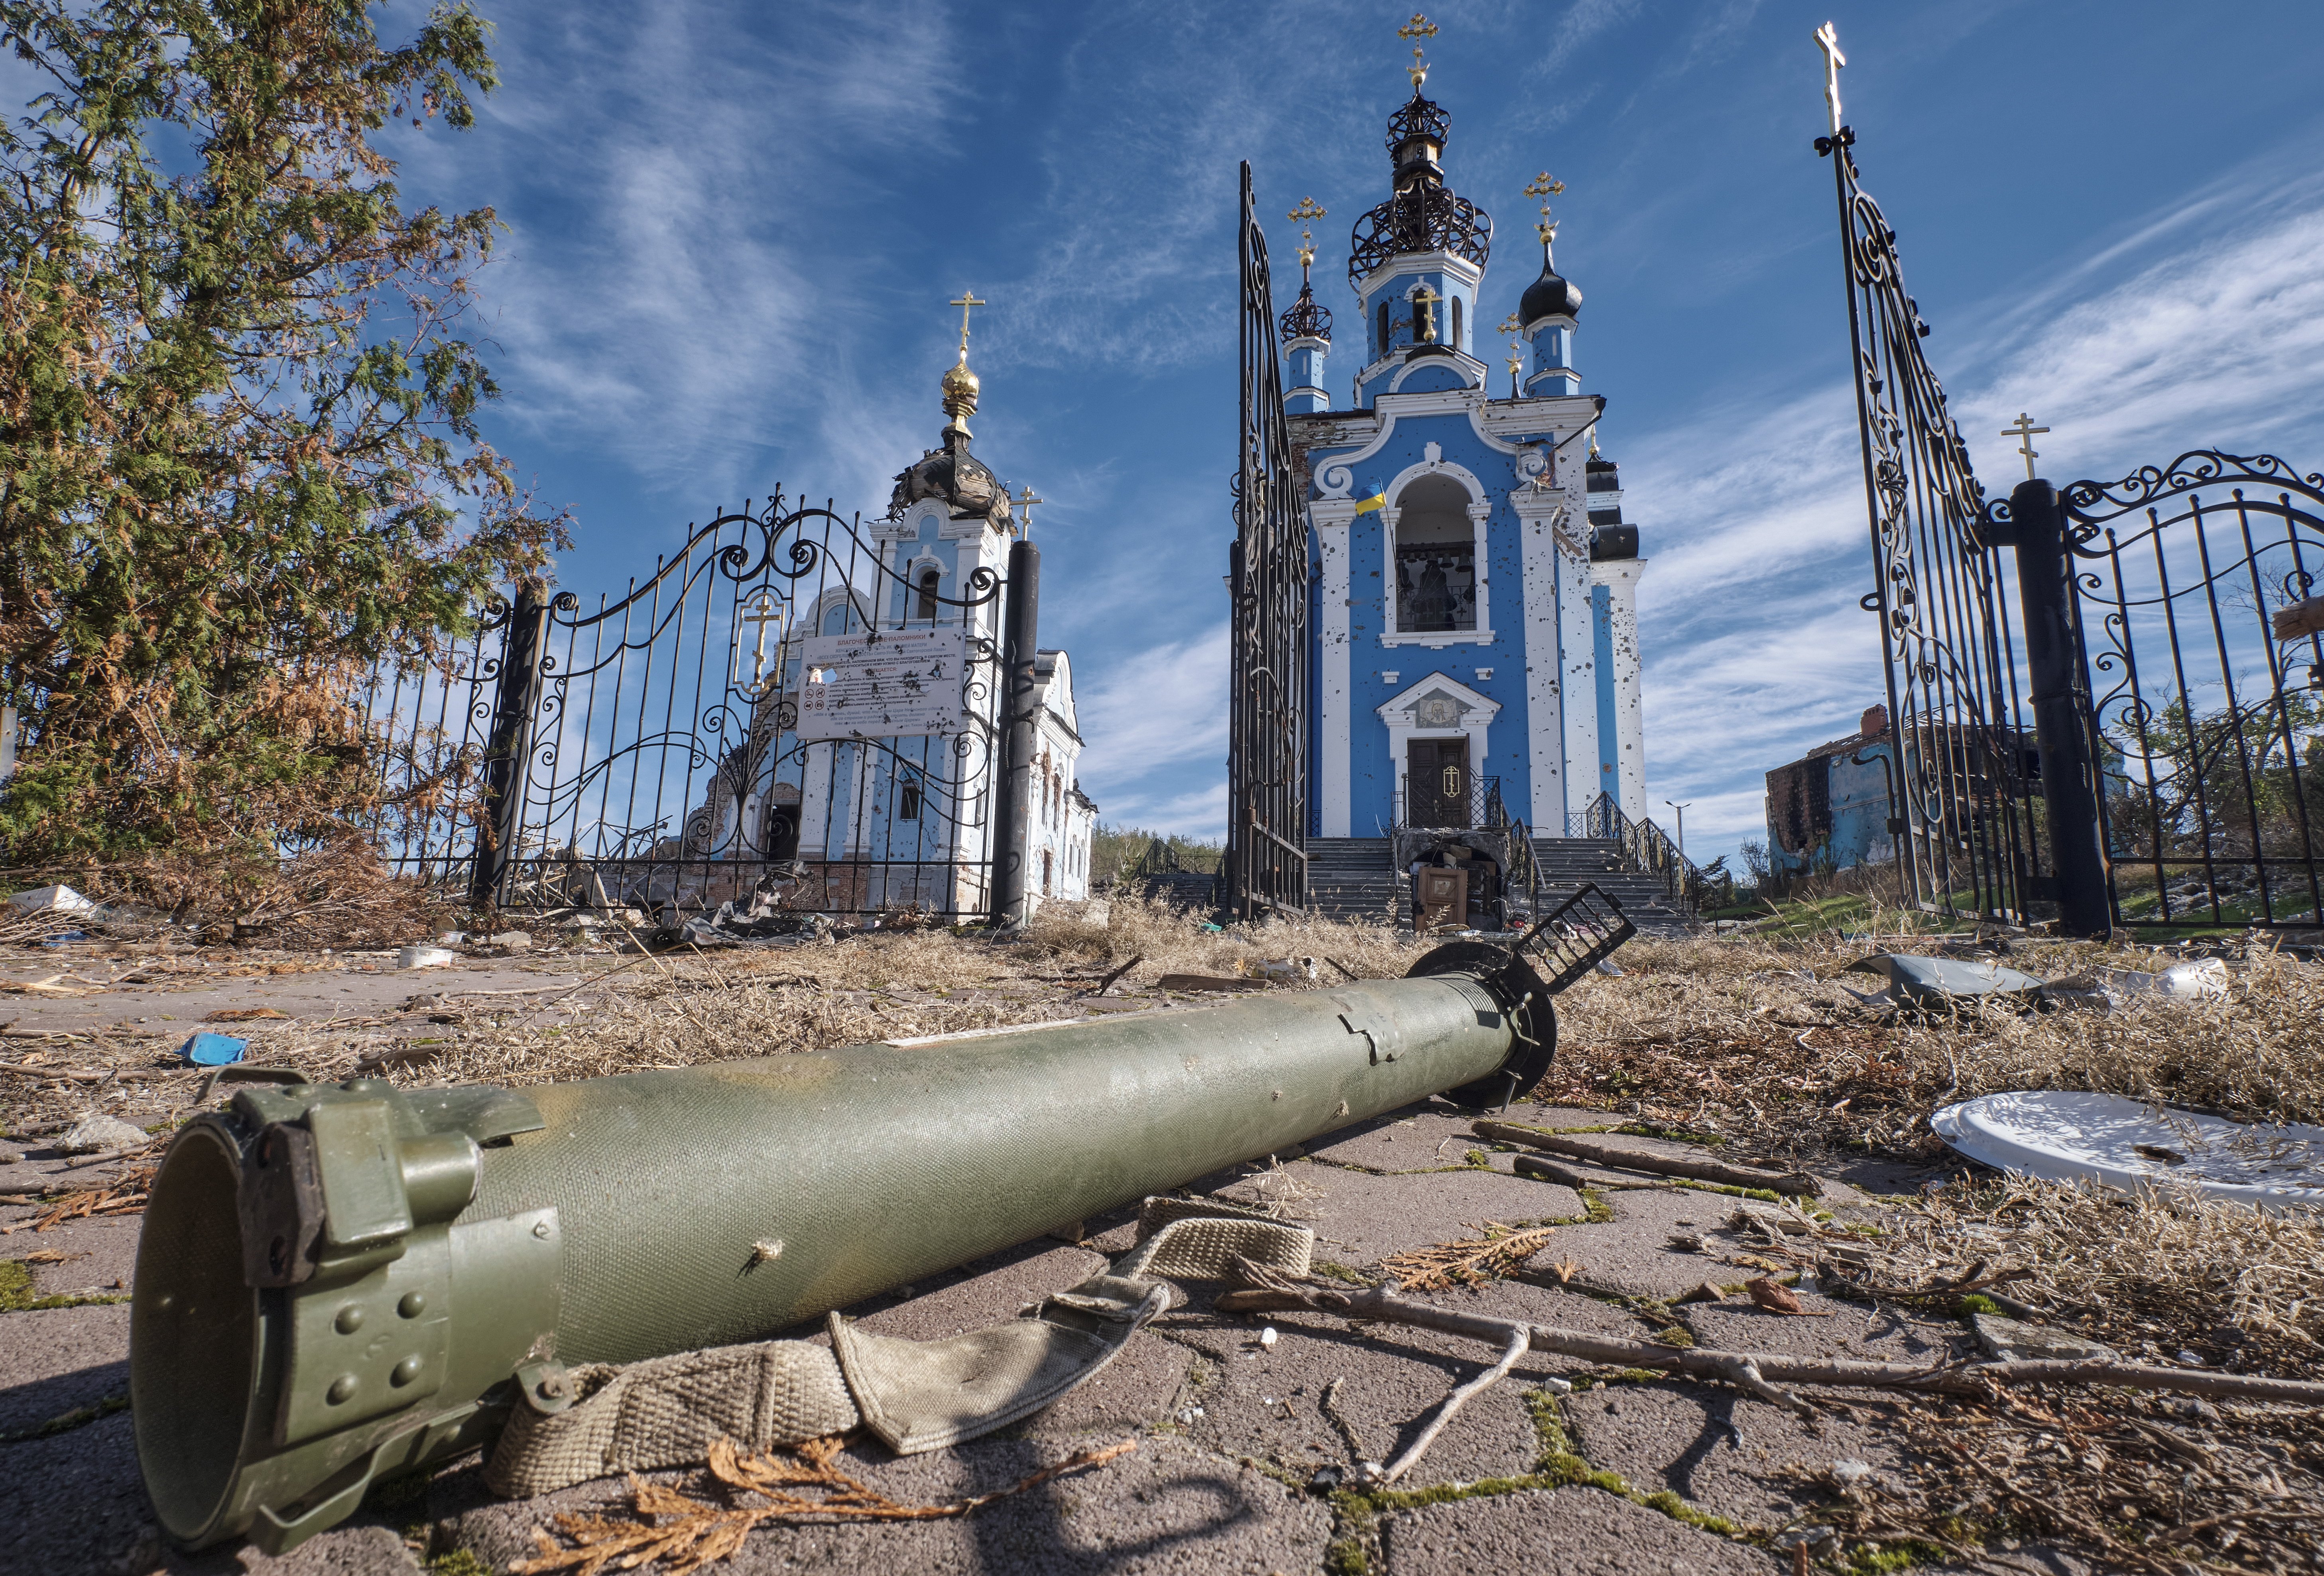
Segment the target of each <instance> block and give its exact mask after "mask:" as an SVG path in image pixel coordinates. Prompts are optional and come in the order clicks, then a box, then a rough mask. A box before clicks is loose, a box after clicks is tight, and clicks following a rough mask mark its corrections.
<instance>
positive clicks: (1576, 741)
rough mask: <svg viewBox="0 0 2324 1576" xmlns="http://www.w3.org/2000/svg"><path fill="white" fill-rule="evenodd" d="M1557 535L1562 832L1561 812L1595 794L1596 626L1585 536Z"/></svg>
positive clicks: (1584, 804) (1572, 812) (1581, 806)
mask: <svg viewBox="0 0 2324 1576" xmlns="http://www.w3.org/2000/svg"><path fill="white" fill-rule="evenodd" d="M1566 518H1567V519H1568V520H1572V519H1577V518H1579V516H1578V514H1569V515H1568V516H1567V517H1566ZM1556 538H1557V560H1558V562H1557V636H1558V655H1559V668H1560V677H1559V685H1560V687H1561V689H1562V691H1563V695H1564V696H1565V698H1566V700H1567V702H1568V703H1569V704H1568V705H1566V706H1565V708H1564V710H1563V714H1561V716H1560V718H1559V721H1560V723H1562V724H1563V726H1562V727H1561V729H1560V734H1561V737H1562V740H1563V750H1564V753H1565V760H1566V763H1567V765H1568V767H1569V768H1570V769H1571V770H1568V771H1567V772H1566V774H1565V806H1564V811H1563V815H1562V816H1560V819H1559V823H1558V830H1557V831H1556V832H1555V833H1553V834H1552V835H1554V836H1563V835H1565V834H1566V833H1567V831H1568V830H1570V827H1569V826H1568V825H1567V824H1566V821H1565V819H1564V817H1566V816H1578V815H1580V814H1581V813H1582V811H1583V810H1586V809H1588V808H1589V807H1590V803H1591V800H1592V799H1594V798H1596V797H1598V762H1599V760H1600V755H1599V753H1598V638H1597V637H1598V630H1597V615H1596V611H1595V610H1594V609H1593V608H1591V605H1590V592H1591V585H1592V580H1591V574H1590V545H1589V541H1588V539H1587V538H1586V537H1580V538H1577V535H1576V533H1574V532H1573V531H1571V530H1563V529H1561V530H1558V531H1557V532H1556Z"/></svg>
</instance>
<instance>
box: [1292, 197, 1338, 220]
mask: <svg viewBox="0 0 2324 1576" xmlns="http://www.w3.org/2000/svg"><path fill="white" fill-rule="evenodd" d="M1283 217H1285V218H1286V219H1289V220H1290V221H1291V222H1292V223H1293V224H1295V225H1296V224H1305V223H1306V222H1307V221H1308V220H1309V219H1321V218H1328V217H1331V216H1330V211H1329V210H1328V209H1326V208H1325V207H1323V204H1321V203H1319V202H1317V201H1316V200H1315V199H1314V198H1312V197H1303V198H1300V199H1299V206H1298V207H1296V208H1293V209H1292V210H1291V211H1290V212H1289V213H1287V214H1286V215H1284V216H1283Z"/></svg>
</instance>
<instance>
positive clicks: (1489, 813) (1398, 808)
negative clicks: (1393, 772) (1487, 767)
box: [1388, 770, 1511, 832]
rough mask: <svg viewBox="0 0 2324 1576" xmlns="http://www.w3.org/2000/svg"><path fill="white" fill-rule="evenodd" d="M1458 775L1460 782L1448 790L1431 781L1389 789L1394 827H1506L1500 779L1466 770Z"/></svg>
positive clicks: (1443, 829) (1445, 829)
mask: <svg viewBox="0 0 2324 1576" xmlns="http://www.w3.org/2000/svg"><path fill="white" fill-rule="evenodd" d="M1460 775H1461V779H1462V781H1461V785H1460V786H1459V787H1458V788H1454V789H1453V790H1452V792H1450V793H1447V792H1445V791H1444V790H1443V788H1437V787H1435V786H1434V785H1431V784H1423V785H1422V786H1420V787H1419V788H1409V787H1406V786H1404V785H1399V786H1398V787H1397V788H1395V789H1393V790H1392V791H1391V792H1390V794H1389V796H1388V799H1389V806H1390V814H1391V815H1392V816H1394V821H1393V825H1394V827H1395V829H1396V830H1397V831H1399V832H1401V831H1404V830H1406V828H1413V829H1425V830H1430V831H1440V832H1442V831H1452V830H1456V829H1459V828H1462V827H1471V826H1473V827H1477V828H1480V829H1492V830H1499V829H1501V828H1504V827H1507V826H1508V825H1510V824H1511V817H1510V816H1509V811H1508V805H1506V804H1505V803H1503V802H1502V799H1501V779H1499V777H1497V776H1482V777H1480V776H1479V775H1478V774H1477V773H1475V772H1472V771H1466V770H1463V771H1462V772H1461V774H1460Z"/></svg>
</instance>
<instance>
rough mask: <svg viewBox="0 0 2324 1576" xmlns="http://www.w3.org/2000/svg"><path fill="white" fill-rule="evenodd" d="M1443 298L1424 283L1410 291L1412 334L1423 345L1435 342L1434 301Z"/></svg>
mask: <svg viewBox="0 0 2324 1576" xmlns="http://www.w3.org/2000/svg"><path fill="white" fill-rule="evenodd" d="M1443 299H1444V298H1443V296H1440V295H1438V294H1437V293H1436V292H1435V291H1434V290H1430V289H1429V288H1428V286H1427V285H1426V284H1425V283H1424V284H1422V285H1421V287H1420V288H1419V289H1418V290H1415V291H1413V292H1412V305H1413V308H1414V312H1413V318H1412V336H1413V337H1414V338H1415V339H1416V340H1418V341H1419V342H1420V343H1421V344H1423V345H1434V344H1435V343H1436V307H1435V303H1436V302H1438V301H1441V300H1443Z"/></svg>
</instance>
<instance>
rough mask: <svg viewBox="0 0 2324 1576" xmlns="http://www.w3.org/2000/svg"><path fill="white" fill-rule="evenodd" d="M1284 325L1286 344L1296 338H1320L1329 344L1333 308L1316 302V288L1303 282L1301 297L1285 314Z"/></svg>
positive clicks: (1300, 291)
mask: <svg viewBox="0 0 2324 1576" xmlns="http://www.w3.org/2000/svg"><path fill="white" fill-rule="evenodd" d="M1282 327H1283V342H1284V343H1285V344H1286V345H1288V344H1289V343H1291V341H1293V340H1294V339H1320V340H1322V341H1323V343H1324V344H1326V345H1329V344H1331V343H1332V309H1331V308H1329V307H1325V306H1319V305H1318V304H1316V300H1315V291H1314V287H1313V286H1311V285H1307V284H1304V283H1303V284H1302V285H1301V286H1300V287H1299V299H1298V300H1296V301H1295V302H1293V303H1292V306H1291V309H1290V310H1289V311H1287V312H1286V313H1284V314H1283V319H1282Z"/></svg>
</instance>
